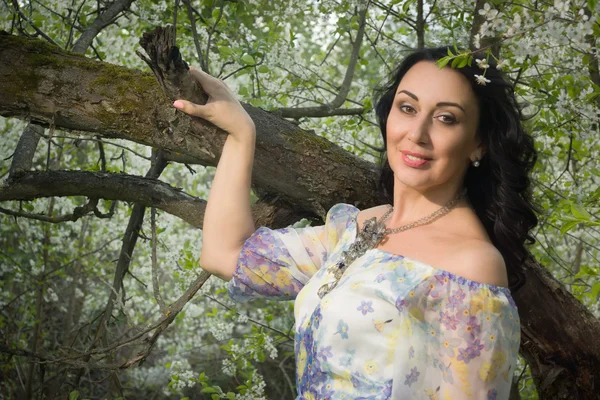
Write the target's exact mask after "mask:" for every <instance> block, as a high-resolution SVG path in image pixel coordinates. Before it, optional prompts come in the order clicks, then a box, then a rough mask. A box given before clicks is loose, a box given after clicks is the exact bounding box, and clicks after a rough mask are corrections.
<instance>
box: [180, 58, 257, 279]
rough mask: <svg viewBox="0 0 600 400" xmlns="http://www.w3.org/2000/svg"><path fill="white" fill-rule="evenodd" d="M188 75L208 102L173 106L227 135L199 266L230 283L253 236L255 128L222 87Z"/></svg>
mask: <svg viewBox="0 0 600 400" xmlns="http://www.w3.org/2000/svg"><path fill="white" fill-rule="evenodd" d="M190 73H191V74H192V75H193V76H194V77H195V78H196V79H197V80H198V81H199V82H200V84H201V85H202V88H203V89H204V91H205V92H206V93H207V94H208V96H209V99H208V102H207V103H206V104H205V105H198V104H194V103H191V102H189V101H185V100H177V101H175V102H174V103H173V106H175V107H176V108H177V109H179V110H181V111H183V112H185V113H186V114H189V115H192V116H195V117H200V118H202V119H205V120H207V121H210V122H211V123H213V124H215V125H216V126H218V127H219V128H221V129H223V130H225V131H226V132H228V133H229V135H228V136H227V139H226V140H225V145H224V146H223V152H222V153H221V158H220V159H219V163H218V165H217V171H216V173H215V177H214V180H213V183H212V187H211V190H210V193H209V195H208V204H207V206H206V213H205V214H204V224H203V229H202V253H201V255H200V265H201V266H202V268H204V269H205V270H206V271H208V272H210V273H212V274H215V275H217V276H219V277H220V278H223V279H225V280H230V279H231V277H232V275H233V272H234V271H235V268H236V265H237V260H238V258H239V255H240V250H241V248H242V245H243V244H244V242H245V241H246V239H248V238H249V237H250V235H252V233H254V231H255V230H256V228H255V227H254V220H253V219H252V213H251V209H250V181H251V177H252V162H253V159H254V146H255V143H256V128H255V126H254V122H253V121H252V119H251V118H250V116H249V115H248V113H246V111H245V110H244V108H243V107H242V105H241V104H240V102H239V101H238V100H237V99H236V98H235V95H234V94H233V93H232V92H231V90H230V89H229V88H228V87H227V85H226V84H225V83H224V82H223V81H221V80H220V79H217V78H214V77H212V76H210V75H208V74H207V73H205V72H203V71H200V70H197V69H195V68H190Z"/></svg>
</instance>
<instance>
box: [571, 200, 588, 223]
mask: <svg viewBox="0 0 600 400" xmlns="http://www.w3.org/2000/svg"><path fill="white" fill-rule="evenodd" d="M571 214H573V216H574V217H575V218H578V219H580V220H582V221H591V220H592V216H591V215H590V213H589V212H587V211H586V210H584V209H583V208H582V207H581V206H580V205H578V204H571Z"/></svg>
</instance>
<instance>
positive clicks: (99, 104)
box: [0, 34, 381, 218]
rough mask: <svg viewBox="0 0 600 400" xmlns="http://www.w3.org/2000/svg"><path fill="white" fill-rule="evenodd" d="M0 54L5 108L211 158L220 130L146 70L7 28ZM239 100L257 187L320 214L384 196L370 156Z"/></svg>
mask: <svg viewBox="0 0 600 400" xmlns="http://www.w3.org/2000/svg"><path fill="white" fill-rule="evenodd" d="M0 59H2V60H8V62H3V63H0V76H3V79H1V80H0V92H1V93H4V94H5V95H3V96H0V115H2V116H6V117H18V118H23V119H25V118H30V119H32V120H33V121H37V122H38V123H41V124H48V123H49V122H50V121H52V120H53V121H54V124H55V126H56V127H57V128H59V129H63V130H77V131H79V133H81V132H90V133H92V134H94V135H95V134H98V135H100V136H102V137H105V138H122V139H127V140H131V141H135V142H138V143H142V144H145V145H148V146H152V147H154V148H159V149H163V150H168V151H170V152H172V153H179V154H182V155H186V156H189V157H191V158H193V159H195V160H198V162H199V163H201V164H203V165H211V166H215V165H216V164H217V161H218V158H219V155H220V154H221V151H222V148H223V144H224V142H225V138H226V135H225V133H224V132H222V131H220V130H218V129H217V128H216V127H215V126H214V125H212V124H210V123H208V122H206V121H204V120H200V119H198V118H190V117H189V116H187V115H185V114H183V113H181V112H178V111H176V110H175V109H174V108H173V107H172V106H171V104H170V101H169V100H167V99H166V98H165V95H164V93H163V91H162V90H161V88H160V86H159V85H157V83H156V80H155V78H154V77H153V76H152V75H151V74H143V73H140V72H139V71H135V70H131V69H127V68H123V67H118V66H114V65H110V64H105V63H102V62H98V61H94V60H89V59H86V58H84V57H81V56H79V55H75V54H73V53H68V52H65V51H63V50H61V49H59V48H56V47H52V46H50V45H48V44H46V43H44V42H43V41H40V40H37V39H28V38H22V37H15V36H10V35H7V34H4V35H3V34H0ZM244 107H245V109H246V110H247V111H248V113H249V114H250V116H251V117H252V119H253V120H254V121H255V124H256V127H257V141H256V152H255V154H256V156H255V163H254V166H253V172H254V173H253V184H254V185H255V189H256V190H257V191H262V192H263V193H264V192H268V193H277V196H278V199H280V200H282V201H284V202H285V203H286V204H287V205H288V207H289V208H290V209H294V210H296V211H297V213H303V214H304V215H305V216H310V215H312V216H313V217H314V216H318V217H320V218H323V217H324V216H325V214H326V212H327V210H328V209H329V208H330V207H331V206H332V205H333V203H332V201H336V200H337V201H342V202H347V203H352V204H355V205H357V206H359V207H369V206H374V205H376V204H380V203H379V201H380V200H381V199H378V192H377V188H376V187H377V185H376V182H377V170H378V167H377V166H376V165H374V164H372V163H369V162H367V161H365V160H362V159H360V158H358V157H356V156H354V155H352V154H350V153H348V152H346V151H344V150H343V149H342V148H340V147H339V146H337V145H335V144H333V143H331V142H329V141H328V140H326V139H323V138H321V137H319V136H317V135H315V134H312V133H310V132H306V131H303V130H301V129H299V128H298V127H297V126H296V125H294V124H292V123H290V122H289V121H286V120H284V119H282V118H280V117H278V116H275V115H273V114H271V113H268V112H266V111H263V110H260V109H258V108H255V107H252V106H250V105H244ZM291 165H293V166H294V168H290V166H291ZM317 165H318V167H317ZM306 177H310V179H307V178H306ZM334 199H336V200H334Z"/></svg>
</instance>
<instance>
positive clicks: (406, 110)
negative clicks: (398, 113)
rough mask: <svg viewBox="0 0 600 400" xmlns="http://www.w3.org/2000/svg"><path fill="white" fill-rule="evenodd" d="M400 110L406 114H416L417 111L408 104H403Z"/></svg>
mask: <svg viewBox="0 0 600 400" xmlns="http://www.w3.org/2000/svg"><path fill="white" fill-rule="evenodd" d="M400 109H401V110H402V111H403V112H404V113H406V114H414V111H415V109H414V108H412V107H411V106H409V105H406V104H402V105H401V106H400Z"/></svg>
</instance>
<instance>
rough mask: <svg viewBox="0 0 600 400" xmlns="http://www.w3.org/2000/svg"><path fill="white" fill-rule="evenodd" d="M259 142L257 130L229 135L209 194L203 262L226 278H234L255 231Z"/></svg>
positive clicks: (202, 263) (206, 266) (202, 254)
mask: <svg viewBox="0 0 600 400" xmlns="http://www.w3.org/2000/svg"><path fill="white" fill-rule="evenodd" d="M255 143H256V133H255V130H254V129H252V130H250V131H248V132H240V133H239V134H237V135H235V137H234V136H233V135H231V134H230V135H229V136H228V137H227V139H226V140H225V145H224V146H223V152H222V154H221V158H220V159H219V162H218V165H217V170H216V172H215V177H214V180H213V183H212V187H211V189H210V193H209V196H208V204H207V206H206V212H205V215H204V223H203V229H202V253H201V255H200V265H201V266H202V267H203V268H204V269H206V270H207V271H209V272H211V273H213V274H215V275H217V276H219V277H221V278H223V279H225V280H229V279H231V276H232V274H233V272H234V270H235V267H236V264H237V259H238V258H239V252H240V250H241V248H242V245H243V243H244V242H245V241H246V239H247V238H248V237H250V235H252V233H254V231H255V227H254V220H253V219H252V212H251V207H250V184H251V179H252V164H253V159H254V147H255Z"/></svg>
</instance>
